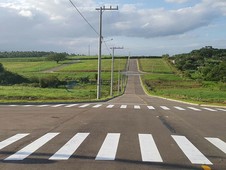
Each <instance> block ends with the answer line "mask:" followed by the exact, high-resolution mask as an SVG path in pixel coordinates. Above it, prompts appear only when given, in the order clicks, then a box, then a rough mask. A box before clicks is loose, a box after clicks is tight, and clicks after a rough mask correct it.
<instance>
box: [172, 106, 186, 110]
mask: <svg viewBox="0 0 226 170" xmlns="http://www.w3.org/2000/svg"><path fill="white" fill-rule="evenodd" d="M174 108H176V109H177V110H185V109H184V108H182V107H178V106H174Z"/></svg>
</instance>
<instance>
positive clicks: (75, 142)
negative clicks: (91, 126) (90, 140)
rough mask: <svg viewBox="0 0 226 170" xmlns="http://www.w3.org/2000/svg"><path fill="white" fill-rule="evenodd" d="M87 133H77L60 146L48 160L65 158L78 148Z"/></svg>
mask: <svg viewBox="0 0 226 170" xmlns="http://www.w3.org/2000/svg"><path fill="white" fill-rule="evenodd" d="M88 135H89V133H77V134H76V135H75V136H74V137H73V138H71V139H70V140H69V141H68V142H67V143H66V144H65V145H64V146H63V147H62V148H60V149H59V150H58V151H57V152H56V153H55V154H54V155H53V156H51V157H50V158H49V159H50V160H67V159H69V158H70V156H71V155H72V154H73V153H74V152H75V151H76V150H77V149H78V147H79V146H80V145H81V144H82V142H83V141H84V140H85V139H86V138H87V136H88Z"/></svg>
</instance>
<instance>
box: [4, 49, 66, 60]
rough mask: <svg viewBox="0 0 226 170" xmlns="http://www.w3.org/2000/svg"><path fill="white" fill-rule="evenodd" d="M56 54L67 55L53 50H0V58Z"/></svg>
mask: <svg viewBox="0 0 226 170" xmlns="http://www.w3.org/2000/svg"><path fill="white" fill-rule="evenodd" d="M56 54H64V55H66V56H68V55H69V54H67V53H65V52H64V53H56V52H53V51H50V52H45V51H10V52H8V51H5V52H0V58H29V57H46V56H49V55H56Z"/></svg>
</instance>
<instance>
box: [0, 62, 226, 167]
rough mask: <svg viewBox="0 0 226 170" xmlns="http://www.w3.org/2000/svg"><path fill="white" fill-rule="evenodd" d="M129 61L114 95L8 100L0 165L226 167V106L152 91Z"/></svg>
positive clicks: (1, 120)
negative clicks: (87, 99) (120, 91)
mask: <svg viewBox="0 0 226 170" xmlns="http://www.w3.org/2000/svg"><path fill="white" fill-rule="evenodd" d="M129 68H130V69H129V72H128V75H129V78H128V85H127V88H126V91H125V94H124V95H123V96H121V97H118V98H115V99H113V100H111V101H108V102H104V103H83V104H77V103H75V104H55V105H53V104H52V105H48V104H42V105H0V169H2V170H8V169H12V170H15V169H16V170H19V169H23V170H28V169H29V170H30V169H32V170H34V169H38V170H39V169H41V170H44V169H48V170H52V169H60V170H64V169H65V170H68V169H79V170H80V169H92V170H93V169H95V170H100V169H103V170H124V169H128V170H132V169H135V170H137V169H142V170H143V169H148V170H162V169H166V170H168V169H173V170H200V169H205V170H208V169H210V168H211V169H213V170H226V143H225V142H226V109H224V108H211V107H200V106H193V105H189V104H182V103H178V102H174V101H169V100H165V99H159V98H155V97H149V96H147V95H146V94H145V93H144V92H143V89H142V87H141V85H140V79H139V73H138V71H137V65H136V60H133V59H132V60H131V61H130V67H129Z"/></svg>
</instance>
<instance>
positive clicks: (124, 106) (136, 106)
mask: <svg viewBox="0 0 226 170" xmlns="http://www.w3.org/2000/svg"><path fill="white" fill-rule="evenodd" d="M0 107H1V106H0ZM8 107H23V108H30V107H36V108H45V107H49V108H59V107H63V108H68V109H69V108H80V109H84V108H94V109H98V108H106V109H114V108H119V109H134V110H141V109H147V110H157V109H160V110H164V111H172V110H177V111H186V110H188V111H189V110H190V111H195V112H201V111H208V112H226V109H225V108H209V107H200V106H164V105H162V106H151V105H144V104H140V105H139V104H111V103H109V104H108V103H99V104H98V103H97V104H95V103H84V104H78V103H74V104H55V105H54V104H49V105H48V104H43V105H8Z"/></svg>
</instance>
